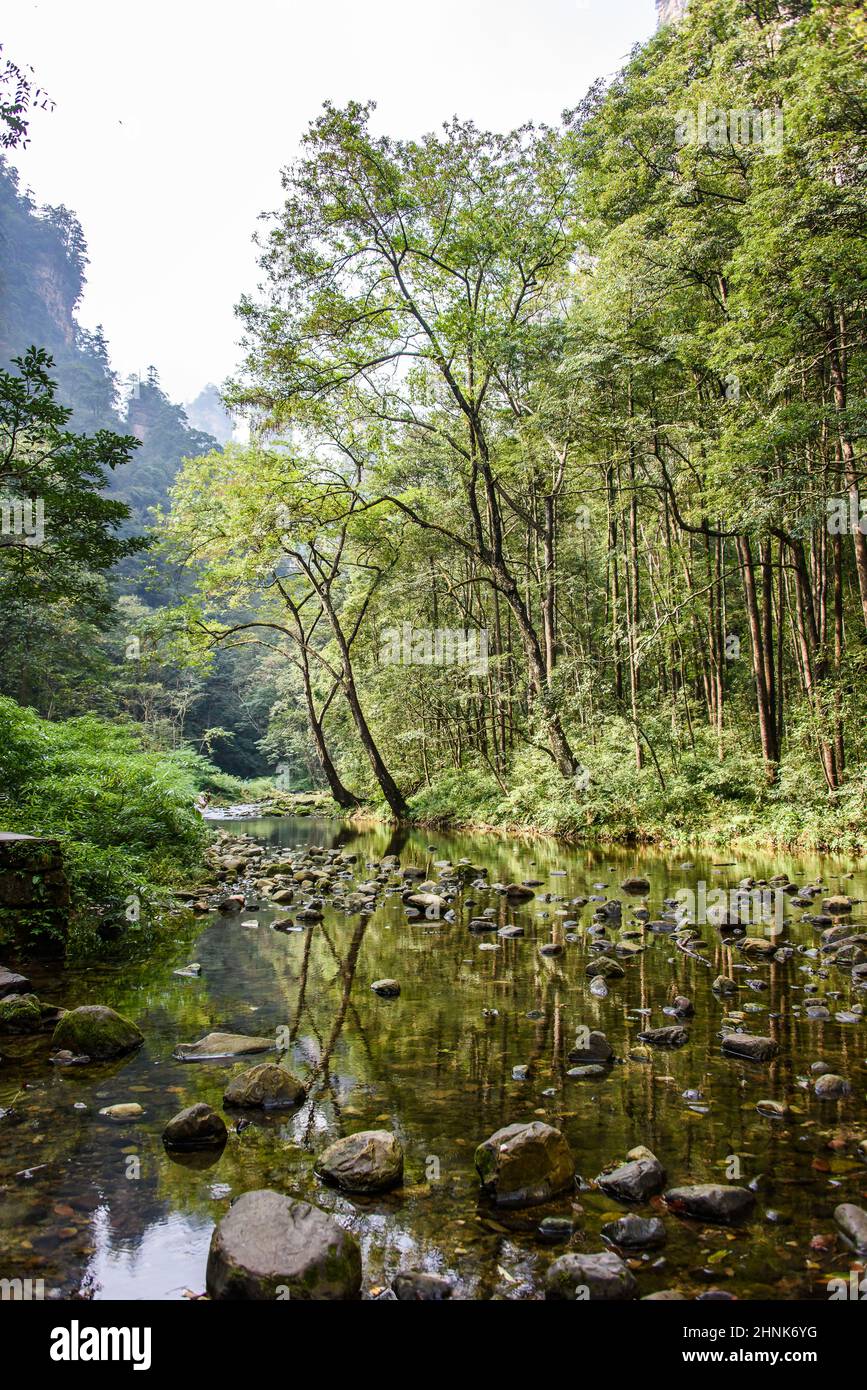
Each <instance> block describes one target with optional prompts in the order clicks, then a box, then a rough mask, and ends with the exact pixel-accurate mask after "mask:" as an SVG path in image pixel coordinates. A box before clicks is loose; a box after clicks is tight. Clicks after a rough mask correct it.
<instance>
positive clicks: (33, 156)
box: [3, 0, 655, 400]
mask: <svg viewBox="0 0 867 1390" xmlns="http://www.w3.org/2000/svg"><path fill="white" fill-rule="evenodd" d="M654 27H655V13H654V4H653V0H436V3H434V4H429V5H426V6H422V5H413V4H411V3H408V0H355V2H354V3H352V2H351V0H330V3H325V4H318V5H317V4H312V3H306V4H303V5H302V4H299V3H295V0H244V2H243V3H241V4H238V3H237V0H233V3H232V4H228V3H225V0H148V3H147V4H144V3H143V4H133V3H131V2H130V0H36V3H30V2H29V0H16V3H15V5H14V6H11V5H10V7H9V9H8V10H7V12H6V14H5V17H4V23H3V42H4V44H5V52H6V56H8V57H9V58H11V59H13V61H15V62H17V63H18V64H19V65H21V66H23V65H24V64H30V65H31V66H32V67H33V68H34V69H35V72H36V78H37V80H38V82H39V84H40V85H41V86H42V87H44V88H45V89H47V91H48V92H49V94H50V95H51V96H52V97H53V98H54V100H55V102H56V106H55V109H54V111H53V112H52V113H51V114H47V113H46V114H43V113H37V115H36V116H35V117H34V119H33V122H32V125H31V143H30V147H29V149H27V150H26V151H23V152H16V154H15V156H14V162H15V163H16V164H17V165H18V167H19V169H20V171H21V175H22V180H23V183H24V184H25V185H26V186H29V187H30V188H31V189H32V190H33V193H34V195H35V197H36V199H37V201H38V202H40V203H54V204H56V203H64V204H66V206H67V207H69V208H72V209H73V210H74V211H75V212H76V213H77V215H78V217H79V219H80V220H81V223H82V226H83V228H84V234H85V236H86V238H87V242H88V247H89V251H90V267H89V269H88V286H87V290H86V293H85V297H84V300H83V303H82V306H81V310H80V314H79V317H80V320H81V322H82V323H84V324H85V325H86V326H87V327H94V326H95V325H96V324H97V323H102V324H103V326H104V328H105V331H106V333H107V335H108V339H109V344H110V347H111V353H112V359H113V363H114V366H115V367H116V368H117V369H118V370H119V371H121V373H122V374H123V375H128V374H129V373H130V372H141V371H144V369H145V368H146V367H147V366H148V365H149V364H150V363H154V364H155V365H156V366H157V367H158V368H159V371H160V375H161V379H162V382H163V385H164V387H165V388H166V389H167V390H168V392H169V394H170V395H171V396H173V397H174V398H175V399H177V400H189V399H190V398H191V397H192V396H194V395H195V394H196V392H197V391H198V390H199V389H200V388H201V387H202V386H203V385H204V384H205V383H206V382H207V381H216V382H217V383H220V382H222V381H223V380H224V379H225V377H226V376H227V375H228V374H229V373H230V372H231V371H232V370H233V368H234V366H235V364H236V362H237V360H238V352H237V348H236V343H237V338H238V330H237V325H236V321H235V318H234V314H233V306H234V305H235V303H236V302H237V300H238V299H239V297H240V295H241V294H242V293H243V292H245V291H251V290H254V289H255V286H256V284H257V279H258V271H257V266H256V256H255V250H254V248H253V246H252V236H253V233H254V231H255V230H256V225H257V217H258V214H259V213H260V212H261V211H263V210H264V209H270V208H274V207H276V206H277V205H278V203H279V194H280V189H279V177H278V176H279V170H280V168H281V167H282V166H283V165H284V164H286V163H287V162H288V161H289V160H290V159H291V158H292V157H293V155H294V153H295V151H296V149H297V143H298V139H299V136H300V134H301V132H302V131H303V130H304V128H305V126H306V125H307V123H308V121H309V120H310V119H311V118H312V117H313V116H315V115H316V113H317V112H318V110H319V107H320V106H321V104H322V102H323V101H324V100H326V98H330V99H331V100H333V101H335V102H337V103H343V102H345V101H347V100H349V99H350V98H353V97H354V98H358V99H359V100H367V99H368V98H373V99H374V100H375V101H376V102H377V104H378V109H377V122H378V125H379V126H380V128H381V129H383V130H385V129H387V130H389V131H390V132H392V133H394V134H395V135H406V136H413V135H419V134H421V133H423V132H424V131H426V130H431V129H434V128H436V127H438V126H439V125H440V123H441V122H442V121H443V120H445V119H447V118H448V117H449V116H452V115H455V114H456V115H459V116H462V117H467V118H472V119H473V120H475V121H476V122H477V124H479V125H483V126H487V127H489V128H492V129H495V130H503V129H507V128H509V127H511V126H514V125H519V124H520V123H521V122H523V121H525V120H528V119H533V120H537V121H548V122H553V121H556V120H557V119H558V117H559V115H560V113H561V112H562V110H563V109H564V108H565V107H568V106H574V105H575V104H576V103H577V102H578V101H579V100H580V98H581V97H582V96H583V95H584V93H585V91H586V90H587V88H588V86H589V85H590V83H591V82H592V81H593V80H594V79H595V78H596V77H599V76H601V75H604V74H608V73H611V72H613V71H615V70H616V69H617V68H618V67H619V66H620V64H621V62H622V60H623V58H624V57H625V56H626V54H627V53H628V51H629V49H630V47H631V46H632V44H634V43H638V42H641V41H643V40H644V39H646V38H647V37H648V36H649V35H650V34H651V32H652V31H653V29H654Z"/></svg>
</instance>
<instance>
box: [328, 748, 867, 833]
mask: <svg viewBox="0 0 867 1390" xmlns="http://www.w3.org/2000/svg"><path fill="white" fill-rule="evenodd" d="M409 809H410V815H409V817H408V820H409V822H410V823H411V824H413V825H417V826H427V827H429V828H431V829H441V830H442V829H455V830H463V831H468V832H480V833H492V832H495V833H501V834H509V835H527V836H552V837H555V838H557V839H559V840H562V841H564V842H566V843H569V844H597V845H644V846H648V847H658V848H661V849H684V850H686V849H689V848H691V847H692V848H694V847H697V846H703V847H705V848H707V849H720V848H724V847H726V846H729V847H731V846H737V847H739V848H741V849H744V850H780V851H787V852H791V851H799V852H813V853H833V854H841V855H850V856H851V855H854V856H859V855H861V854H863V853H864V851H865V848H867V830H865V826H867V786H865V781H864V778H863V775H862V776H860V777H853V779H852V781H851V782H850V783H848V784H847V785H846V787H844V788H843V789H841V790H840V791H839V792H836V793H827V792H825V791H824V790H823V789H822V788H820V787H817V786H816V785H815V780H814V779H811V778H810V777H808V776H807V775H806V774H804V773H803V772H801V771H800V770H799V769H797V768H794V767H792V766H788V767H782V768H781V770H780V779H779V782H778V784H777V785H776V786H774V787H768V786H766V785H765V783H764V781H763V778H762V775H761V770H760V769H758V768H756V767H753V766H751V765H750V762H749V759H748V758H747V757H745V758H742V759H741V760H740V761H739V763H738V764H737V766H735V765H734V763H729V764H715V765H713V766H708V765H707V764H702V765H697V764H696V765H693V766H689V765H683V766H682V767H681V768H680V769H678V770H676V772H674V773H669V775H668V777H667V778H666V783H665V787H661V786H660V785H659V781H658V778H657V777H656V774H655V770H654V769H643V770H642V772H641V773H636V772H635V771H634V769H629V770H628V772H624V770H623V769H620V770H615V771H614V773H613V775H610V776H602V775H600V776H599V777H598V778H597V779H596V780H593V779H591V781H590V782H589V784H588V786H587V787H586V788H580V789H576V788H571V787H569V786H568V785H567V784H565V783H564V782H563V780H562V779H561V778H560V777H559V776H558V775H557V773H556V772H555V771H554V770H553V769H549V768H545V767H542V766H538V765H537V766H536V767H535V768H534V770H533V773H532V775H528V773H527V771H526V770H524V771H523V775H518V776H517V777H516V778H515V780H514V783H513V785H512V787H511V788H510V790H509V791H508V792H504V791H503V790H502V789H501V788H500V787H499V786H498V784H497V782H496V780H495V779H494V778H493V777H491V776H490V775H487V774H485V773H479V772H476V773H473V772H468V771H461V772H460V773H453V774H448V775H446V776H443V777H440V778H439V779H437V780H435V781H434V782H433V783H432V785H431V786H430V787H427V788H425V789H424V790H422V791H420V792H418V793H416V795H414V796H412V797H411V798H410V799H409ZM370 818H373V819H377V820H380V819H386V820H388V819H390V813H389V811H388V808H387V807H386V806H385V805H384V803H382V802H379V803H377V802H371V803H369V804H367V805H365V806H364V807H363V808H362V809H361V810H360V811H359V812H357V813H356V815H355V817H354V818H353V819H356V820H362V821H363V820H365V819H370Z"/></svg>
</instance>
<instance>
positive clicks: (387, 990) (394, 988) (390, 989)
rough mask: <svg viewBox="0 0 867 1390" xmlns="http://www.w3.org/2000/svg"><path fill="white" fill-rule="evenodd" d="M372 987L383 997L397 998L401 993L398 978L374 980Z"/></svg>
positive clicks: (375, 992)
mask: <svg viewBox="0 0 867 1390" xmlns="http://www.w3.org/2000/svg"><path fill="white" fill-rule="evenodd" d="M370 988H371V989H372V990H373V992H374V994H378V995H379V997H380V998H381V999H396V998H397V997H398V995H399V994H400V985H399V984H398V982H397V980H374V982H373V984H372V985H371V986H370Z"/></svg>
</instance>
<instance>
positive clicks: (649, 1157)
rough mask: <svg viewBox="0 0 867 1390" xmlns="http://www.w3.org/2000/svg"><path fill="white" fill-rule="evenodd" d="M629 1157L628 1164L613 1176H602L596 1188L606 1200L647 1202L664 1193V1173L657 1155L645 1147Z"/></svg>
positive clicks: (632, 1150) (608, 1174) (612, 1173)
mask: <svg viewBox="0 0 867 1390" xmlns="http://www.w3.org/2000/svg"><path fill="white" fill-rule="evenodd" d="M626 1157H627V1159H628V1160H629V1162H627V1163H623V1164H621V1165H620V1167H619V1168H614V1169H613V1170H612V1171H611V1172H610V1173H600V1174H599V1176H598V1177H597V1179H596V1185H597V1187H599V1188H600V1189H601V1191H603V1192H604V1193H605V1194H606V1196H608V1197H616V1198H617V1199H618V1201H620V1202H646V1201H647V1200H648V1199H649V1198H650V1197H652V1196H653V1195H654V1194H655V1193H657V1192H660V1191H661V1190H662V1187H663V1185H664V1183H665V1169H664V1168H663V1166H662V1164H661V1163H660V1161H659V1159H658V1158H657V1157H656V1154H654V1153H652V1152H651V1150H650V1149H647V1148H645V1147H644V1145H643V1144H641V1145H639V1146H638V1147H637V1148H635V1149H630V1151H629V1153H628V1154H627V1155H626Z"/></svg>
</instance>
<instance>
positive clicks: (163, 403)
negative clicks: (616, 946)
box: [0, 0, 867, 857]
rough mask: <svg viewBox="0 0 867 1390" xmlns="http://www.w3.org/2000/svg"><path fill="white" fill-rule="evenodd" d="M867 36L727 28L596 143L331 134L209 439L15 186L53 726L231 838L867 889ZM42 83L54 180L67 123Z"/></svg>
mask: <svg viewBox="0 0 867 1390" xmlns="http://www.w3.org/2000/svg"><path fill="white" fill-rule="evenodd" d="M864 23H865V22H864V16H863V13H862V11H861V8H860V6H859V5H857V4H854V3H851V4H850V3H822V2H821V0H820V2H819V3H815V4H810V3H803V4H799V3H794V4H776V3H772V4H766V3H744V0H722V3H717V2H716V0H714V3H704V2H700V0H697V3H695V4H694V5H691V6H690V8H689V12H688V15H687V17H686V19H685V20H684V21H683V22H682V23H679V24H677V25H663V26H661V27H660V29H659V30H658V32H657V33H656V35H655V36H654V37H653V38H652V39H651V40H650V41H649V42H648V43H647V44H645V45H643V46H640V47H637V48H636V49H635V50H634V52H633V54H632V56H631V58H630V59H629V61H628V63H627V64H626V66H625V67H624V68H623V69H622V71H620V72H619V73H618V74H617V75H616V76H615V77H614V78H613V79H612V80H609V81H606V82H602V81H600V82H599V83H598V84H597V85H596V86H595V87H593V88H592V89H591V90H590V91H589V92H588V93H587V95H586V96H585V97H584V98H583V99H581V100H580V101H579V102H578V104H577V105H576V106H575V107H574V108H573V109H572V110H569V111H566V112H565V113H564V115H563V119H562V122H561V124H560V125H558V126H556V127H539V126H533V125H530V124H528V125H525V126H523V127H521V128H519V129H515V130H513V131H510V132H506V133H494V132H489V131H485V130H482V129H479V128H477V126H476V125H474V124H473V122H472V121H471V120H465V119H459V118H457V117H455V118H453V119H451V120H450V121H447V122H446V123H445V124H444V125H443V126H442V128H441V130H440V131H439V132H435V133H432V134H430V135H428V136H426V137H425V138H424V139H422V140H408V139H405V138H403V137H401V135H400V133H399V132H395V133H388V134H381V133H377V122H376V113H375V103H374V102H368V103H367V104H364V103H350V104H349V105H347V106H345V107H342V108H341V107H336V106H334V105H332V104H329V103H328V102H326V104H325V105H324V107H323V108H322V110H321V112H320V113H319V114H318V115H314V116H313V119H312V120H311V122H310V125H309V127H308V129H307V131H306V133H305V134H304V136H303V140H302V142H301V152H300V155H299V157H298V158H296V159H295V160H294V161H293V162H291V163H289V164H287V166H286V167H285V169H284V170H283V174H282V182H283V191H284V201H283V204H282V206H281V207H279V208H278V209H276V210H275V211H273V212H270V213H268V214H267V217H266V220H265V223H264V228H265V229H264V231H262V232H261V233H260V234H259V244H260V257H261V268H262V277H263V278H262V285H261V286H260V289H259V291H258V292H257V293H253V292H251V293H250V294H249V296H248V297H247V298H245V299H244V300H243V301H242V303H241V304H240V305H239V306H238V315H239V321H240V324H241V328H242V331H243V335H244V338H243V341H244V352H243V358H242V359H241V360H240V361H239V365H238V368H237V371H236V373H235V376H234V379H233V380H231V381H229V382H228V383H225V384H224V385H223V387H222V398H221V395H220V394H219V393H218V391H217V389H216V388H214V387H213V386H209V387H208V388H206V390H204V391H203V393H202V395H201V397H200V399H199V401H198V402H196V403H194V404H193V405H192V406H191V407H189V413H187V412H185V410H184V408H182V407H180V406H178V405H176V404H174V403H172V402H171V401H170V400H169V399H168V398H167V396H166V395H165V393H164V392H163V390H162V389H161V387H160V382H159V376H158V372H157V369H156V368H155V367H153V368H151V369H150V370H149V372H148V373H147V374H146V375H145V376H144V377H143V378H142V379H140V380H139V379H136V380H135V381H133V382H131V383H130V382H121V381H119V380H118V378H117V375H116V374H115V373H113V371H112V368H111V365H110V359H109V347H108V344H107V342H106V340H105V337H104V334H103V333H102V331H101V330H97V331H96V332H88V331H86V330H83V329H82V328H80V327H79V325H78V323H77V321H76V305H77V303H78V301H79V298H80V295H81V292H82V288H83V285H84V281H85V275H86V265H87V247H86V242H85V238H84V233H83V232H82V229H81V226H80V225H79V223H78V221H77V219H76V218H75V216H74V214H73V213H71V212H70V211H69V210H68V209H67V208H64V207H58V208H48V209H45V208H39V207H37V206H36V205H35V203H34V201H33V199H32V195H30V194H29V193H28V192H26V191H22V190H20V189H19V187H18V182H17V179H16V175H15V172H14V170H13V169H12V168H11V166H9V165H4V166H3V168H2V171H0V173H2V177H0V195H2V203H0V213H2V229H0V233H2V239H3V247H4V263H3V292H4V294H3V298H4V313H3V323H2V330H0V340H2V347H3V352H4V357H5V360H6V370H5V372H4V375H3V377H2V396H3V400H2V407H3V409H2V429H3V438H4V462H3V471H4V483H5V487H6V491H7V494H8V495H9V496H10V497H11V496H12V493H13V492H14V489H15V488H16V487H17V488H18V489H19V490H22V491H23V490H25V485H26V489H27V490H29V493H30V494H32V492H33V476H32V473H31V472H30V470H31V468H32V467H33V465H32V464H31V460H32V459H33V457H34V455H35V453H38V450H39V449H40V448H41V447H42V446H43V445H45V444H48V445H49V447H50V449H51V450H52V451H53V450H54V449H55V447H57V446H60V447H61V449H62V456H63V458H64V460H65V462H64V472H63V476H60V477H54V476H52V478H51V479H50V480H49V477H48V470H47V469H44V468H43V469H42V470H41V471H39V465H38V464H37V465H36V469H37V471H39V486H40V487H41V489H42V494H43V495H44V496H43V506H45V505H46V504H47V505H48V510H49V512H53V525H54V528H55V529H54V532H53V535H52V534H49V537H48V540H47V542H46V543H43V544H42V545H40V546H38V547H35V546H33V545H32V544H31V543H30V542H31V540H32V537H30V538H29V537H27V536H26V535H25V536H24V543H23V544H19V543H17V538H16V537H15V536H14V535H5V536H4V541H5V542H6V544H5V545H4V547H3V550H2V554H0V588H2V592H3V596H4V609H5V612H6V622H5V624H4V626H3V632H2V636H0V642H2V648H3V658H4V659H3V662H2V667H0V669H2V676H0V690H2V694H3V695H4V696H5V697H6V699H7V701H10V702H13V703H12V704H10V705H9V718H10V720H11V721H12V724H13V726H14V727H16V728H18V729H23V728H25V727H27V728H29V727H31V726H32V727H33V728H35V727H37V726H36V725H33V722H32V721H33V720H34V718H36V716H38V717H39V718H41V719H42V720H43V721H48V723H47V725H45V737H48V738H49V739H51V740H54V739H56V738H59V739H60V740H61V742H63V741H65V740H67V739H68V738H69V737H72V738H73V741H75V739H76V738H77V737H78V735H77V734H75V735H73V734H72V733H71V730H72V729H73V728H74V729H78V728H80V727H84V726H82V725H80V724H79V723H78V721H81V720H85V721H89V723H88V724H87V728H88V729H89V731H90V732H89V733H88V739H90V740H94V739H95V740H96V742H97V743H99V742H100V740H104V743H105V749H106V752H105V757H106V759H107V762H108V765H111V764H112V763H113V759H114V754H113V753H112V752H111V749H112V747H113V745H114V741H115V740H116V739H117V738H118V737H122V738H124V739H128V740H132V742H133V744H134V745H135V746H136V747H137V748H139V749H141V752H142V756H148V757H155V758H158V759H159V758H162V759H164V760H165V765H166V766H167V767H171V768H172V769H173V772H172V775H173V776H174V775H183V776H185V777H187V778H191V779H192V781H191V782H190V783H189V784H185V785H186V786H187V789H188V790H189V788H190V787H192V788H193V789H195V788H199V789H201V788H202V787H207V788H208V789H209V791H210V793H211V794H213V795H216V796H217V797H219V796H221V795H222V796H223V797H224V799H225V798H226V797H228V798H229V799H231V798H232V796H234V797H235V799H239V798H240V799H243V797H244V795H245V790H244V788H245V784H249V785H247V786H246V795H247V799H251V798H252V796H253V793H252V792H250V787H251V786H252V787H253V788H254V789H255V788H258V791H259V793H261V792H262V791H263V788H264V787H266V786H270V787H271V788H274V787H275V785H276V787H277V788H278V789H279V790H281V791H288V792H292V791H305V792H309V791H310V790H319V791H321V792H322V793H323V794H325V795H327V796H328V797H330V798H331V799H332V800H333V803H336V808H335V809H337V810H338V811H339V812H340V813H344V814H347V813H358V812H361V811H363V812H364V813H365V814H372V815H375V816H376V815H383V816H385V817H394V818H397V819H399V820H414V821H417V822H420V823H428V824H439V825H449V824H451V825H464V826H499V827H513V828H514V827H524V828H529V829H533V830H541V831H550V832H555V833H559V834H563V835H568V836H571V837H575V838H586V837H589V838H594V839H599V840H601V839H606V838H608V839H611V840H624V841H630V840H631V841H636V840H637V841H647V842H657V843H664V844H677V843H678V842H680V841H683V842H686V841H687V840H690V839H696V838H698V839H703V840H705V841H706V842H717V843H726V842H728V841H729V840H732V839H735V840H742V841H745V842H749V841H751V842H753V843H755V844H765V845H774V844H777V845H781V846H798V845H800V846H803V847H816V848H821V847H826V848H828V847H830V848H838V849H839V848H852V847H856V846H858V845H859V844H860V843H861V840H862V824H863V812H864V807H865V791H867V781H865V773H864V751H865V750H864V720H863V682H864V665H865V653H867V511H865V507H864V503H863V501H862V491H863V439H864V430H865V410H864V370H865V369H864V329H865V258H864V252H863V248H864V235H865V200H864V159H865V147H864V118H863V115H864V107H865V91H864V81H865V79H864V66H863V53H862V48H863V41H864V36H865V27H864ZM6 62H7V67H6V72H5V76H4V89H5V90H6V91H7V93H8V99H7V100H5V101H4V108H3V111H4V121H5V129H6V131H7V134H6V136H5V143H6V144H7V146H14V145H15V144H16V143H17V142H18V141H20V140H22V139H26V138H27V109H28V103H29V102H30V101H33V100H42V101H43V102H44V101H45V100H47V99H46V98H45V96H44V94H41V93H37V92H35V91H31V90H30V87H29V85H28V83H27V81H25V85H24V87H23V88H22V87H21V81H22V80H23V79H21V70H20V69H19V68H17V67H16V66H15V64H14V63H13V62H12V60H11V59H7V60H6ZM16 74H17V75H18V77H17V80H18V83H19V85H18V89H17V90H16V87H15V82H16V76H15V75H16ZM577 97H578V94H576V99H577ZM233 419H234V420H235V421H237V420H243V421H245V423H246V427H247V428H246V433H245V436H244V438H245V440H246V442H237V439H236V438H235V437H233V423H232V422H233ZM191 421H198V422H199V423H201V424H202V425H203V426H204V425H209V426H210V428H211V430H212V431H213V433H209V432H207V430H206V429H205V428H198V427H197V426H196V424H194V423H192V422H191ZM61 441H62V443H61ZM52 457H53V452H52ZM54 490H56V497H55V491H54ZM7 510H8V508H7ZM7 519H9V520H10V527H9V528H4V529H6V530H9V529H12V530H14V527H13V526H12V524H11V523H12V522H14V516H13V515H12V513H11V512H10V513H9V517H8V518H7ZM15 706H19V707H22V709H24V710H27V711H30V713H28V714H26V715H24V714H22V713H20V712H18V711H16V709H15ZM28 721H29V722H28ZM64 721H72V724H71V725H70V726H69V732H68V733H64V732H63V731H64V729H65V728H66V727H67V726H66V724H65V723H64ZM38 727H42V726H38ZM13 746H14V740H12V739H5V740H4V755H3V756H4V758H5V759H7V760H9V759H11V758H12V756H13V755H12V751H11V750H12V748H13ZM25 762H27V759H26V757H25ZM178 769H182V772H178ZM256 779H259V781H258V783H257V782H256ZM6 780H7V784H8V785H9V786H10V787H15V788H16V791H15V793H14V794H13V795H11V796H10V797H9V798H8V799H9V801H10V803H14V804H10V814H11V815H12V818H13V821H14V824H12V822H10V827H11V828H13V829H33V828H39V829H47V828H50V827H49V826H48V822H47V821H46V815H48V814H49V813H48V811H47V809H46V808H45V807H44V806H43V799H44V795H45V789H44V788H43V790H42V791H38V790H37V788H36V787H35V786H29V787H28V789H27V790H26V791H25V790H24V787H23V786H22V784H21V783H20V781H16V779H15V776H14V769H13V768H12V767H11V766H10V767H9V768H8V769H7V779H6ZM55 828H57V827H55ZM154 848H156V846H154ZM140 849H141V847H140V846H139V848H138V849H137V850H136V853H139V851H140ZM164 849H165V844H164V843H162V845H161V848H160V849H159V851H158V852H159V853H162V851H163V850H164ZM145 857H147V856H145Z"/></svg>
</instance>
